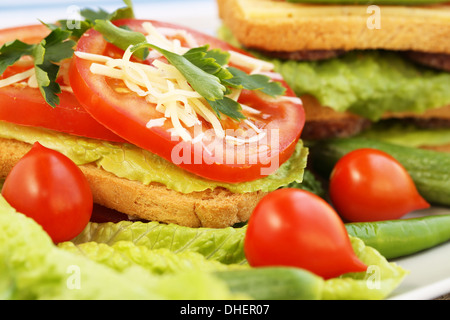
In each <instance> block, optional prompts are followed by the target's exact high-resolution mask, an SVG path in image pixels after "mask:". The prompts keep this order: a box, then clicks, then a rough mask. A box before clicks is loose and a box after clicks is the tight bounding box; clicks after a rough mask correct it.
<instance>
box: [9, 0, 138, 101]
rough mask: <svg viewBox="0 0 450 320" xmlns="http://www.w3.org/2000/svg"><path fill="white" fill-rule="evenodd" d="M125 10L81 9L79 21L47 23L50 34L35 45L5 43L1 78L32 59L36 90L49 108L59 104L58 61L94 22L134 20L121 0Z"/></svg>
mask: <svg viewBox="0 0 450 320" xmlns="http://www.w3.org/2000/svg"><path fill="white" fill-rule="evenodd" d="M123 1H124V3H125V4H126V6H125V7H123V8H119V9H117V10H116V11H114V12H113V13H108V12H106V11H105V10H103V9H99V10H97V11H95V10H92V9H83V10H81V11H80V15H81V16H82V17H83V18H85V20H82V21H69V20H59V21H58V22H57V23H56V24H46V23H44V25H46V26H47V27H48V28H49V29H50V30H51V32H50V33H49V35H48V36H47V37H45V38H44V39H43V40H41V41H40V42H39V43H37V44H27V43H24V42H22V41H20V40H14V41H10V42H7V43H5V44H4V45H3V46H1V47H0V75H2V74H3V73H4V72H5V70H6V69H7V68H8V67H9V66H12V65H13V64H14V63H16V62H17V61H19V60H20V59H21V58H22V57H24V56H31V57H32V58H33V61H34V67H35V70H36V79H37V83H38V87H39V90H40V91H41V94H42V96H43V97H44V99H45V101H46V102H47V103H48V104H49V105H50V106H52V107H56V106H57V105H59V102H60V100H59V96H58V94H60V93H61V87H60V86H59V84H58V83H57V82H56V79H57V77H58V73H59V70H60V62H61V61H63V60H64V59H67V58H71V57H72V56H73V52H74V49H73V48H74V46H75V45H76V40H77V39H78V38H79V37H81V35H82V34H83V33H84V32H85V31H87V30H88V29H90V28H92V27H93V26H94V25H95V21H96V20H97V19H108V20H116V19H123V18H134V12H133V7H132V3H131V0H123Z"/></svg>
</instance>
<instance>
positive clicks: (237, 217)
mask: <svg viewBox="0 0 450 320" xmlns="http://www.w3.org/2000/svg"><path fill="white" fill-rule="evenodd" d="M31 147H32V145H31V144H28V143H25V142H21V141H17V140H13V139H4V138H0V150H1V153H0V178H6V176H7V174H8V173H9V172H10V171H11V169H12V167H13V166H14V165H15V164H16V163H17V162H18V161H19V160H20V159H21V158H22V157H23V156H24V155H25V154H26V153H27V152H28V151H29V150H30V149H31ZM79 167H80V168H81V170H82V171H83V173H84V174H85V176H86V177H87V179H88V181H89V184H90V186H91V190H92V193H93V198H94V202H95V203H98V204H100V205H103V206H105V207H107V208H110V209H114V210H117V211H119V212H122V213H125V214H127V215H129V216H130V217H134V218H137V219H144V220H150V221H159V222H164V223H175V224H178V225H182V226H187V227H211V228H222V227H227V226H232V225H233V224H235V223H239V222H244V221H247V220H248V218H249V217H250V215H251V213H252V211H253V209H254V207H255V206H256V204H257V203H258V201H259V200H260V199H261V198H262V197H263V196H264V195H265V194H266V193H265V192H262V191H256V192H249V193H233V192H231V191H229V190H226V189H224V188H215V189H213V190H210V189H208V190H204V191H201V192H191V193H180V192H177V191H174V190H170V189H168V188H167V187H166V186H164V185H162V184H160V183H149V184H147V185H144V184H142V183H140V182H138V181H132V180H128V179H126V178H120V177H117V176H115V175H114V174H112V173H109V172H107V171H105V170H103V169H102V168H99V167H97V166H96V165H94V164H84V165H80V166H79Z"/></svg>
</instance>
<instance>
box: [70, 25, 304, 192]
mask: <svg viewBox="0 0 450 320" xmlns="http://www.w3.org/2000/svg"><path fill="white" fill-rule="evenodd" d="M146 21H148V22H150V23H151V24H153V26H154V27H156V28H158V27H163V28H166V29H167V28H169V29H177V30H184V31H187V32H188V33H189V34H190V35H191V36H192V37H194V39H195V40H196V42H197V43H198V45H199V46H200V45H204V44H209V46H210V49H212V48H220V49H222V50H233V51H236V52H240V53H243V52H242V51H241V50H239V49H237V48H234V47H232V46H230V45H229V44H228V43H226V42H224V41H221V40H219V39H217V38H214V37H212V36H209V35H206V34H202V33H200V32H198V31H195V30H192V29H189V28H186V27H181V26H177V25H173V24H170V23H163V22H158V21H153V20H137V19H127V20H117V21H115V22H114V23H115V24H116V25H118V26H121V25H126V26H128V27H129V28H130V29H132V30H134V31H140V32H144V29H143V27H142V24H143V23H144V22H146ZM76 51H79V52H84V53H91V54H98V55H106V56H110V57H115V58H117V56H116V55H117V53H118V50H117V48H115V47H113V46H112V45H111V44H109V43H108V42H107V41H105V39H104V37H103V36H102V35H101V34H100V33H99V32H97V31H95V30H89V31H88V32H87V33H85V34H84V35H83V36H82V37H81V39H80V40H79V42H78V45H77V48H76ZM122 54H123V51H120V56H121V55H122ZM245 54H247V53H245ZM247 55H248V54H247ZM92 63H93V62H92V61H90V60H87V59H83V58H80V57H78V56H77V55H75V56H74V58H73V60H72V65H71V67H70V71H69V77H70V84H71V86H72V89H73V91H74V93H75V95H76V96H77V98H78V100H79V101H80V102H81V104H82V105H83V106H84V107H85V108H86V110H87V111H88V112H90V113H91V114H92V116H93V117H94V118H95V119H97V121H99V122H100V123H102V124H103V125H105V126H106V127H108V128H109V129H110V130H112V131H114V132H115V133H117V134H118V135H120V136H122V137H123V138H124V139H126V140H128V141H130V142H131V143H133V144H135V145H137V146H139V147H141V148H144V149H147V150H149V151H151V152H153V153H155V154H157V155H159V156H161V157H163V158H165V159H167V160H169V161H172V162H174V163H175V164H177V165H178V166H180V167H181V168H183V169H185V170H187V171H189V172H192V173H194V174H197V175H199V176H202V177H205V178H208V179H211V180H216V181H225V182H233V183H234V182H242V181H250V180H254V179H258V178H261V177H263V176H265V175H268V174H270V173H272V172H274V171H275V170H276V169H277V168H278V165H279V164H281V163H283V162H285V161H286V160H287V159H288V158H289V157H290V156H291V155H292V153H293V151H294V149H295V145H296V143H297V141H298V139H299V137H300V134H301V131H302V129H303V126H304V121H305V117H304V110H303V105H302V104H301V101H300V100H294V99H279V100H274V99H268V98H267V97H266V96H264V95H262V94H260V93H258V92H255V91H246V90H243V91H242V94H241V95H240V98H239V100H238V101H239V102H240V103H241V104H245V105H246V106H248V107H250V108H252V109H251V110H257V113H255V112H252V113H251V112H247V111H245V110H244V111H243V113H244V114H245V115H246V116H247V117H248V119H251V120H252V121H253V123H254V124H255V125H256V126H257V127H258V128H259V129H264V130H265V132H267V136H269V135H270V133H273V135H271V137H270V139H269V138H267V139H265V140H264V144H262V143H258V144H253V145H252V144H247V145H246V146H245V147H246V149H245V152H242V150H243V149H242V146H240V147H238V146H236V145H234V144H232V143H227V141H226V139H222V142H221V145H220V146H219V148H217V145H216V148H215V151H217V150H219V152H218V153H219V154H221V160H222V161H220V159H219V158H220V157H217V154H214V155H213V156H212V155H211V153H210V151H211V150H209V149H208V145H205V144H202V145H200V146H199V144H198V143H197V142H192V141H191V142H189V141H184V142H180V140H178V139H173V138H172V136H171V133H170V130H171V129H172V128H173V126H172V124H171V123H170V121H166V122H165V123H164V125H162V126H158V127H150V128H148V127H147V126H146V124H147V123H148V122H149V120H151V119H158V118H161V117H162V114H161V113H160V112H159V111H157V110H156V106H155V105H154V104H151V103H149V102H147V101H146V100H145V99H144V98H142V97H140V96H138V95H137V94H135V93H134V92H123V91H120V90H115V89H117V87H115V84H114V82H113V81H111V78H109V77H106V76H104V75H100V74H94V73H92V72H91V70H90V67H91V65H92ZM144 63H146V64H148V63H150V61H149V60H147V61H144ZM244 71H245V70H244ZM273 80H274V81H280V82H281V83H282V85H284V86H285V87H286V88H287V92H286V94H285V95H286V96H288V97H295V94H294V93H293V91H292V90H291V89H290V88H289V87H288V86H287V84H286V83H285V82H284V81H282V80H279V79H277V78H276V77H274V78H273ZM247 110H249V109H247ZM202 122H203V121H202ZM221 124H222V126H223V128H224V129H225V130H231V129H232V130H235V131H236V132H237V131H238V130H239V129H246V128H247V129H248V127H246V126H247V124H246V122H245V121H241V122H237V121H234V120H231V119H227V120H225V119H222V120H221ZM205 128H206V129H209V128H210V127H208V126H206V127H205ZM194 140H195V139H194ZM180 143H182V144H183V148H181V147H180ZM180 149H182V152H181V153H178V152H174V151H176V150H180ZM263 149H265V150H266V151H267V150H269V151H268V152H267V154H266V155H267V156H266V157H261V156H259V155H261V153H262V152H263ZM174 154H175V155H176V156H179V155H180V154H182V156H181V157H182V158H183V161H179V159H174ZM199 159H200V161H199ZM274 164H275V165H274Z"/></svg>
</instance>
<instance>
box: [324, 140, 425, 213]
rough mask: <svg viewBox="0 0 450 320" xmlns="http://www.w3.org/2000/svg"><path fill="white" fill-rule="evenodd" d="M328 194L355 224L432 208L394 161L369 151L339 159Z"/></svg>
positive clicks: (337, 208)
mask: <svg viewBox="0 0 450 320" xmlns="http://www.w3.org/2000/svg"><path fill="white" fill-rule="evenodd" d="M329 194H330V199H331V202H332V203H333V206H334V207H335V208H336V210H337V212H338V213H339V215H341V216H342V217H343V219H345V220H347V221H352V222H364V221H379V220H392V219H398V218H401V217H402V216H404V215H405V214H407V213H409V212H411V211H413V210H419V209H424V208H428V207H430V205H429V203H428V202H427V201H426V200H425V199H423V198H422V196H420V194H419V193H418V191H417V189H416V186H415V184H414V182H413V180H412V179H411V177H410V176H409V174H408V172H407V171H406V170H405V168H404V167H403V166H402V165H401V164H400V163H399V162H398V161H397V160H396V159H395V158H393V157H392V156H390V155H389V154H387V153H385V152H383V151H380V150H376V149H370V148H363V149H357V150H354V151H352V152H350V153H348V154H346V155H345V156H343V157H342V158H341V159H339V161H338V162H337V163H336V165H335V167H334V169H333V171H332V172H331V175H330V185H329Z"/></svg>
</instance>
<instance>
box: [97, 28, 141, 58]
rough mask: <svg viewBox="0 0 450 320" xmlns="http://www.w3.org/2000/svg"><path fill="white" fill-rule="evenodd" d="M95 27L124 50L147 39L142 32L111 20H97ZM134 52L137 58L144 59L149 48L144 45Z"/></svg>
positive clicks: (107, 39)
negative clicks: (118, 24)
mask: <svg viewBox="0 0 450 320" xmlns="http://www.w3.org/2000/svg"><path fill="white" fill-rule="evenodd" d="M94 29H95V30H97V31H98V32H100V33H101V34H102V35H103V37H104V38H105V40H106V41H108V42H110V43H112V44H113V45H115V46H116V47H118V48H120V49H122V50H127V49H128V47H129V46H130V45H136V44H140V43H143V42H145V41H146V38H145V36H144V35H143V34H142V33H140V32H136V31H131V30H127V29H125V28H120V27H117V26H115V25H113V24H112V23H111V21H109V20H95V26H94ZM133 54H134V55H135V56H136V57H137V58H139V59H141V60H144V59H145V58H146V57H147V55H148V48H146V47H142V48H140V49H139V50H136V51H135V52H134V53H133Z"/></svg>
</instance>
